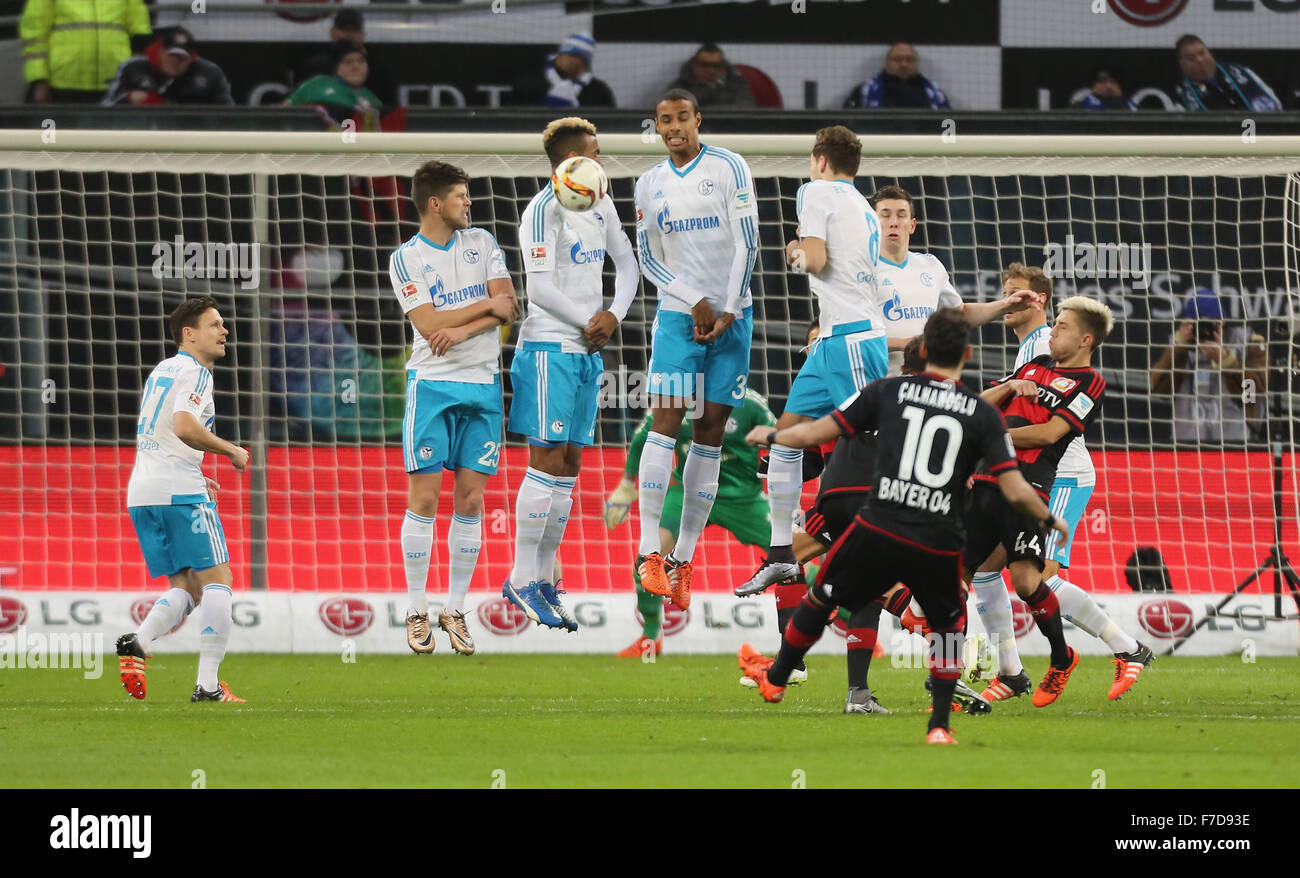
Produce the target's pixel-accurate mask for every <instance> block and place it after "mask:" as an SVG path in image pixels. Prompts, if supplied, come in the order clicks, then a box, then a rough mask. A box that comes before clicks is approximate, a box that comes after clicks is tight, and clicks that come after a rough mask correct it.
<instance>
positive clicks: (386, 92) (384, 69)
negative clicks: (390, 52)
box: [294, 8, 397, 108]
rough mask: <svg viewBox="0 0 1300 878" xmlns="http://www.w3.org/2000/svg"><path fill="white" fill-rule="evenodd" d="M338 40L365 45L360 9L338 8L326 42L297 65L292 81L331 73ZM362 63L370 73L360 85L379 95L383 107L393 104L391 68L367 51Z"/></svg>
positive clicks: (395, 93)
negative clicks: (328, 40) (327, 42)
mask: <svg viewBox="0 0 1300 878" xmlns="http://www.w3.org/2000/svg"><path fill="white" fill-rule="evenodd" d="M340 42H349V43H359V44H360V45H361V46H365V44H366V23H365V18H364V17H363V16H362V15H361V13H360V11H358V10H356V9H352V8H345V9H340V10H339V11H338V14H337V15H335V16H334V24H333V26H332V27H330V42H329V44H328V45H325V46H318V47H317V49H316V51H315V52H313V53H312V54H311V55H310V56H309V57H308V58H307V60H306V61H304V62H303V63H302V64H301V65H300V66H299V67H298V71H297V76H296V78H295V80H294V81H295V82H296V83H298V84H299V85H301V84H302V83H304V82H306V81H307V80H309V79H311V78H312V77H313V76H322V75H324V76H333V75H334V72H335V71H334V45H335V44H337V43H340ZM366 63H367V64H369V65H370V73H369V75H367V76H366V81H365V82H364V83H362V85H364V86H365V87H366V88H367V89H369V90H370V92H371V93H372V94H374V96H375V97H377V98H379V100H380V101H381V102H382V103H383V105H384V106H385V107H390V108H391V107H396V106H397V77H396V76H394V75H393V71H392V68H390V67H389V66H388V65H387V64H385V63H384V60H383V59H382V58H381V57H379V55H377V54H376V55H371V54H370V53H369V52H368V51H367V53H366Z"/></svg>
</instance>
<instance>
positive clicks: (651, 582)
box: [636, 552, 673, 598]
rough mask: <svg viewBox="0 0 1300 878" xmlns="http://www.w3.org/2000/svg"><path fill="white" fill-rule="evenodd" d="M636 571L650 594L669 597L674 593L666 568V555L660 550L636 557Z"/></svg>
mask: <svg viewBox="0 0 1300 878" xmlns="http://www.w3.org/2000/svg"><path fill="white" fill-rule="evenodd" d="M636 572H637V573H638V574H640V576H641V587H642V588H644V589H645V590H646V591H648V592H650V594H657V595H659V596H660V597H665V598H666V597H668V596H669V595H671V594H672V590H673V589H672V585H671V584H670V583H669V582H668V571H667V570H666V569H665V568H664V556H663V555H660V554H659V553H658V552H651V553H650V554H649V555H642V556H640V557H639V558H637V559H636Z"/></svg>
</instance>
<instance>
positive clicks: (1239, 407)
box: [1151, 287, 1268, 442]
mask: <svg viewBox="0 0 1300 878" xmlns="http://www.w3.org/2000/svg"><path fill="white" fill-rule="evenodd" d="M1183 313H1184V317H1185V319H1184V320H1183V322H1182V323H1181V324H1180V325H1179V327H1178V330H1177V332H1175V333H1174V338H1173V342H1172V343H1171V344H1170V346H1169V347H1168V348H1166V349H1165V351H1164V353H1162V354H1161V355H1160V359H1159V360H1157V361H1156V364H1155V365H1154V366H1152V367H1151V391H1152V392H1153V393H1160V394H1169V393H1172V394H1173V397H1174V439H1175V440H1176V441H1178V442H1198V441H1199V442H1243V441H1245V440H1246V439H1247V438H1254V437H1256V436H1257V435H1258V428H1259V426H1260V423H1261V417H1262V415H1263V412H1264V402H1265V392H1264V391H1265V383H1266V381H1267V376H1268V371H1267V363H1268V351H1267V347H1266V345H1265V343H1264V339H1263V337H1262V336H1259V335H1255V334H1253V333H1251V332H1250V330H1249V329H1248V328H1247V327H1245V326H1237V327H1234V328H1233V329H1232V330H1231V331H1230V333H1229V339H1228V342H1227V343H1226V344H1225V343H1224V332H1223V307H1222V306H1221V305H1220V304H1219V298H1218V296H1216V295H1215V294H1214V293H1213V292H1212V291H1210V290H1208V289H1206V288H1204V287H1201V288H1199V289H1197V290H1196V294H1195V295H1194V296H1193V297H1192V298H1191V299H1189V300H1188V302H1187V306H1186V309H1185V310H1184V312H1183ZM1247 382H1252V383H1249V384H1248V383H1247ZM1243 406H1244V408H1243Z"/></svg>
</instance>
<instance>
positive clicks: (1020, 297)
mask: <svg viewBox="0 0 1300 878" xmlns="http://www.w3.org/2000/svg"><path fill="white" fill-rule="evenodd" d="M1033 302H1034V293H1033V291H1032V290H1016V291H1015V292H1014V293H1011V294H1010V295H1008V296H1005V297H1003V299H1002V304H1003V305H1005V306H1006V308H1007V311H1006V313H1008V314H1014V313H1015V312H1017V311H1023V310H1025V309H1026V308H1028V307H1029V306H1030V305H1031V304H1033Z"/></svg>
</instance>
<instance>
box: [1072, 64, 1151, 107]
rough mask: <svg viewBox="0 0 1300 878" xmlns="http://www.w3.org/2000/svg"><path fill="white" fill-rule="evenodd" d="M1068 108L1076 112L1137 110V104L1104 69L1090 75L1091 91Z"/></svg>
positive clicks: (1112, 75)
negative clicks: (1072, 108)
mask: <svg viewBox="0 0 1300 878" xmlns="http://www.w3.org/2000/svg"><path fill="white" fill-rule="evenodd" d="M1070 106H1071V107H1074V108H1075V109H1077V110H1136V109H1137V104H1135V103H1133V101H1132V99H1131V98H1129V97H1128V96H1127V95H1125V94H1124V87H1123V86H1122V85H1120V84H1119V80H1118V79H1116V78H1115V75H1114V74H1113V73H1111V72H1110V71H1109V70H1107V69H1106V68H1104V67H1103V68H1101V69H1100V70H1098V71H1097V72H1096V73H1094V74H1093V75H1092V88H1091V90H1089V92H1088V93H1087V94H1086V95H1084V96H1083V97H1081V98H1079V99H1078V100H1077V101H1074V102H1073V103H1071V104H1070Z"/></svg>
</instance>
